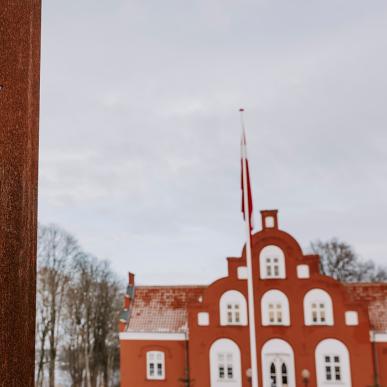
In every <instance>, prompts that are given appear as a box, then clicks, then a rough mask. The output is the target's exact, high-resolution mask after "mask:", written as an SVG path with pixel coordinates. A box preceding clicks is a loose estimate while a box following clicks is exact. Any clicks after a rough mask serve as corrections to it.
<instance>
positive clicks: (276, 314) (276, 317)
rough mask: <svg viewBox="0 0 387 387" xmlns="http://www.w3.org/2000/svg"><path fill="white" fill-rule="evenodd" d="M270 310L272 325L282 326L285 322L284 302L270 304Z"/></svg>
mask: <svg viewBox="0 0 387 387" xmlns="http://www.w3.org/2000/svg"><path fill="white" fill-rule="evenodd" d="M268 308H269V311H268V313H269V323H270V325H282V324H283V320H284V319H283V311H282V302H270V303H269V304H268Z"/></svg>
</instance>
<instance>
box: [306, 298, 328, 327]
mask: <svg viewBox="0 0 387 387" xmlns="http://www.w3.org/2000/svg"><path fill="white" fill-rule="evenodd" d="M310 309H311V312H312V324H313V325H326V323H327V308H326V304H325V302H319V301H313V302H312V303H311V306H310Z"/></svg>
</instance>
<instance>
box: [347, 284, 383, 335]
mask: <svg viewBox="0 0 387 387" xmlns="http://www.w3.org/2000/svg"><path fill="white" fill-rule="evenodd" d="M345 287H346V289H347V292H348V295H349V298H350V299H351V300H352V301H355V302H362V303H366V304H367V307H368V315H369V318H370V322H371V326H372V328H373V329H374V330H375V331H380V332H387V283H354V284H345Z"/></svg>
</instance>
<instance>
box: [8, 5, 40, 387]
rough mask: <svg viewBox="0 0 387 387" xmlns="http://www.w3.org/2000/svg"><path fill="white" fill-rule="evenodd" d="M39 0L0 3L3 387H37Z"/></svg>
mask: <svg viewBox="0 0 387 387" xmlns="http://www.w3.org/2000/svg"><path fill="white" fill-rule="evenodd" d="M40 14H41V8H40V0H0V85H1V90H0V297H1V298H0V386H6V387H13V386H17V387H20V386H23V387H24V386H27V387H28V386H33V385H34V352H35V351H34V347H35V338H34V333H35V272H36V226H37V176H38V173H37V172H38V122H39V68H40Z"/></svg>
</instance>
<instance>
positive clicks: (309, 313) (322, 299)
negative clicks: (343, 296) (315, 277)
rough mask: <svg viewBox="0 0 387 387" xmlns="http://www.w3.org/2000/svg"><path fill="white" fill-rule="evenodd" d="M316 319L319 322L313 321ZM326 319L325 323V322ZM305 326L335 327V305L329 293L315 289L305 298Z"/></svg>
mask: <svg viewBox="0 0 387 387" xmlns="http://www.w3.org/2000/svg"><path fill="white" fill-rule="evenodd" d="M321 305H323V307H321ZM315 317H316V320H317V321H313V320H314V318H315ZM322 317H324V319H325V321H323V319H322ZM304 322H305V325H307V326H309V325H331V326H332V325H334V316H333V303H332V298H331V296H330V295H329V293H328V292H326V291H325V290H323V289H319V288H315V289H311V290H309V291H308V292H307V293H306V294H305V296H304Z"/></svg>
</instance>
